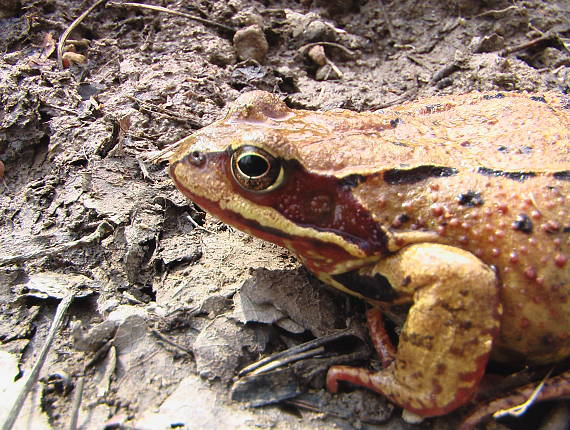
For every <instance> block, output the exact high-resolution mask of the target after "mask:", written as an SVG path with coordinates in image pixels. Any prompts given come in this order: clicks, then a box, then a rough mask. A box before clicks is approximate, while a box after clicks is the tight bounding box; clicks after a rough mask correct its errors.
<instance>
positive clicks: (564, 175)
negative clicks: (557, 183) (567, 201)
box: [552, 170, 570, 181]
mask: <svg viewBox="0 0 570 430" xmlns="http://www.w3.org/2000/svg"><path fill="white" fill-rule="evenodd" d="M552 176H554V179H560V180H562V181H570V170H562V171H561V172H555V173H554V174H553V175H552Z"/></svg>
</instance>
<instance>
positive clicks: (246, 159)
mask: <svg viewBox="0 0 570 430" xmlns="http://www.w3.org/2000/svg"><path fill="white" fill-rule="evenodd" d="M238 166H239V169H240V170H241V172H242V173H243V174H244V175H246V176H249V177H251V178H255V177H258V176H261V175H263V174H264V173H266V172H267V170H268V169H269V165H268V163H267V160H266V159H265V158H263V157H260V156H259V155H255V154H247V155H244V156H243V157H241V158H240V159H239V161H238Z"/></svg>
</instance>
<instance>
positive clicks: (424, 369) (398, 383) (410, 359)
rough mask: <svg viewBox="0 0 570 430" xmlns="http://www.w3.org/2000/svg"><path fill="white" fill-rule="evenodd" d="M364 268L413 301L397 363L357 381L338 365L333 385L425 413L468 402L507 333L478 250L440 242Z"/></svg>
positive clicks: (494, 280)
mask: <svg viewBox="0 0 570 430" xmlns="http://www.w3.org/2000/svg"><path fill="white" fill-rule="evenodd" d="M360 273H361V274H362V275H367V276H374V275H375V274H382V275H383V276H385V277H386V278H387V279H388V281H389V282H390V284H391V286H392V287H393V288H394V289H395V290H396V291H398V292H399V293H401V294H404V295H408V294H409V295H410V296H411V297H412V300H413V304H412V306H411V308H410V311H409V314H408V317H407V319H406V323H405V324H404V327H403V330H402V333H401V335H400V339H399V344H398V350H397V354H396V360H395V362H394V363H393V364H392V365H391V366H390V367H388V368H387V369H385V370H382V371H380V372H377V373H370V372H365V373H364V374H361V375H360V376H359V377H356V378H355V377H354V375H350V374H349V373H350V372H349V373H345V374H344V375H343V370H342V369H344V371H347V370H348V369H349V368H340V367H338V368H337V370H335V368H331V371H330V372H329V373H330V374H329V375H328V378H329V381H328V383H329V387H334V384H332V385H331V382H332V381H331V380H330V379H336V380H350V381H352V382H356V383H362V384H361V385H365V386H367V387H369V388H372V389H373V390H375V391H378V392H380V393H382V394H384V395H386V396H388V397H389V398H391V399H392V400H393V401H394V402H395V403H397V404H399V405H401V406H402V407H404V408H406V409H409V410H412V411H414V412H416V413H418V414H420V415H424V416H429V415H440V414H445V413H447V412H449V411H451V410H453V409H455V408H457V407H458V406H460V405H461V404H463V403H465V402H466V401H467V400H468V399H469V397H470V396H471V395H472V393H473V392H474V390H475V389H476V387H477V384H478V382H479V380H480V379H481V377H482V375H483V373H484V370H485V365H486V363H487V359H488V356H489V353H490V351H491V346H492V341H493V339H494V337H495V336H496V335H497V333H498V330H499V323H500V321H499V319H500V313H501V312H500V304H499V296H498V282H497V278H496V275H495V273H494V272H493V271H492V270H491V269H490V268H489V267H488V266H486V265H485V264H483V263H482V262H481V261H480V260H479V259H478V258H476V257H475V256H474V255H472V254H470V253H468V252H465V251H463V250H461V249H457V248H453V247H450V246H446V245H439V244H418V245H412V246H409V247H407V248H404V249H403V250H401V251H400V252H398V253H397V254H395V255H393V256H391V257H389V258H386V259H384V260H382V261H381V262H379V263H378V264H376V265H375V266H374V267H371V268H366V269H363V270H361V271H360ZM335 372H336V375H335Z"/></svg>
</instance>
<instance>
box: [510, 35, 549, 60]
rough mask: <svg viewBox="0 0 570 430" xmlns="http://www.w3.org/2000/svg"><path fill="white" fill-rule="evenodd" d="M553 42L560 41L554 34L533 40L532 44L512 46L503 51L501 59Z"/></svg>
mask: <svg viewBox="0 0 570 430" xmlns="http://www.w3.org/2000/svg"><path fill="white" fill-rule="evenodd" d="M553 40H559V38H558V36H557V35H553V34H545V35H544V36H540V37H538V38H536V39H533V40H531V41H530V42H525V43H521V44H520V45H515V46H510V47H507V48H505V49H503V50H502V51H501V52H499V55H500V56H501V57H506V56H507V55H510V54H512V53H513V52H518V51H522V50H524V49H528V48H532V47H533V46H536V45H540V44H541V43H544V42H550V41H553Z"/></svg>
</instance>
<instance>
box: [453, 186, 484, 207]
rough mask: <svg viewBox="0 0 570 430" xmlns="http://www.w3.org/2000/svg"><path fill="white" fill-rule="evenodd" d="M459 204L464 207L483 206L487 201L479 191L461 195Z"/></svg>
mask: <svg viewBox="0 0 570 430" xmlns="http://www.w3.org/2000/svg"><path fill="white" fill-rule="evenodd" d="M457 200H458V202H459V204H460V205H462V206H469V207H473V206H483V204H484V203H485V201H484V200H483V197H481V193H479V192H477V191H471V190H470V191H467V192H466V193H462V194H459V196H458V198H457Z"/></svg>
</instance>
